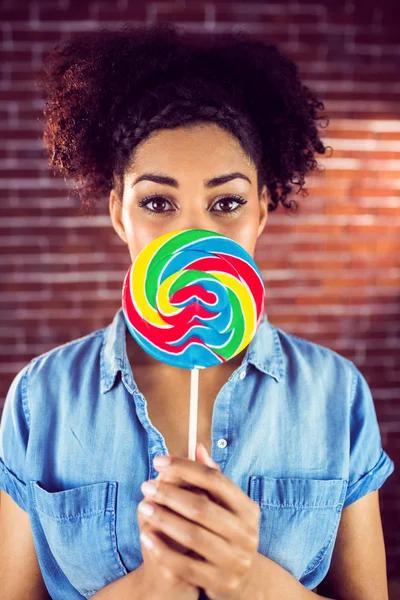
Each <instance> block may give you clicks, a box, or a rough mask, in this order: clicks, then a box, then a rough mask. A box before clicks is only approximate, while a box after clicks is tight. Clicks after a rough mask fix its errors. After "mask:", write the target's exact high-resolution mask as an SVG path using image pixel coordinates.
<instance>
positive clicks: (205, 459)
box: [196, 442, 220, 471]
mask: <svg viewBox="0 0 400 600" xmlns="http://www.w3.org/2000/svg"><path fill="white" fill-rule="evenodd" d="M196 460H198V461H200V462H202V463H204V464H205V465H207V466H208V467H211V468H213V469H217V470H218V471H220V468H219V466H218V465H217V463H216V462H215V461H213V459H212V458H211V456H210V455H209V454H208V452H207V450H206V449H205V447H204V446H203V444H200V443H199V442H197V443H196Z"/></svg>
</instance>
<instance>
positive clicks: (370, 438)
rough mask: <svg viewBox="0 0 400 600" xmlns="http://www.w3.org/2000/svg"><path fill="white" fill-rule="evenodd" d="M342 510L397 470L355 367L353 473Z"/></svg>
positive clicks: (369, 394) (351, 433) (351, 462)
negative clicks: (382, 439) (386, 448)
mask: <svg viewBox="0 0 400 600" xmlns="http://www.w3.org/2000/svg"><path fill="white" fill-rule="evenodd" d="M349 471H350V472H349V483H348V486H347V493H346V498H345V501H344V504H343V507H345V506H348V505H349V504H352V503H353V502H355V501H356V500H358V499H359V498H361V497H362V496H365V495H366V494H368V493H369V492H372V491H375V490H377V489H379V488H380V487H381V486H382V485H383V484H384V482H385V481H386V479H387V478H388V477H389V475H391V474H392V473H393V471H394V463H393V461H392V460H391V458H389V456H388V455H387V454H386V452H385V451H384V450H383V448H382V441H381V435H380V430H379V424H378V420H377V417H376V411H375V406H374V401H373V399H372V394H371V390H370V388H369V386H368V384H367V382H366V380H365V378H364V376H363V375H362V374H361V373H360V371H359V370H358V369H357V368H356V367H355V365H353V385H352V402H351V406H350V470H349Z"/></svg>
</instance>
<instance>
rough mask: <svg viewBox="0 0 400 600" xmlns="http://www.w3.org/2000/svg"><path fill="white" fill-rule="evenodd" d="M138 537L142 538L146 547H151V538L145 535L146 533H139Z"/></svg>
mask: <svg viewBox="0 0 400 600" xmlns="http://www.w3.org/2000/svg"><path fill="white" fill-rule="evenodd" d="M140 539H141V540H142V542H143V544H144V545H145V546H146V548H152V547H153V546H154V544H153V540H152V539H151V538H150V537H149V536H148V535H147V533H141V534H140Z"/></svg>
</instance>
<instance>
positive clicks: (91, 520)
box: [30, 481, 127, 598]
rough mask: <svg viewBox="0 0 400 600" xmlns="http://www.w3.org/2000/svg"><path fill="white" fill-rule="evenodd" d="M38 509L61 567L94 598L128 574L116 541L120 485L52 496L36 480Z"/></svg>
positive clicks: (82, 591) (103, 484) (107, 484)
mask: <svg viewBox="0 0 400 600" xmlns="http://www.w3.org/2000/svg"><path fill="white" fill-rule="evenodd" d="M30 485H31V491H32V498H33V501H34V505H35V507H36V509H37V514H38V517H39V519H40V523H41V525H42V528H43V531H44V534H45V536H46V538H47V542H48V544H49V546H50V550H51V552H52V554H53V555H54V558H55V559H56V561H57V563H58V564H59V565H60V568H61V569H62V571H63V572H64V574H65V575H66V577H67V578H68V579H69V581H70V582H71V584H72V585H73V586H74V588H75V589H77V590H78V592H79V593H80V594H82V595H83V596H84V597H85V598H89V597H90V596H91V595H93V594H94V593H95V592H97V591H98V590H99V589H101V588H102V587H104V586H105V585H107V584H109V583H111V582H112V581H114V580H115V579H119V578H120V577H123V576H124V575H126V574H127V570H126V568H125V566H124V565H123V563H122V561H121V558H120V555H119V552H118V549H117V539H116V499H117V487H118V484H117V482H114V481H111V482H101V483H92V484H90V485H85V486H81V487H76V488H73V489H68V490H63V491H61V492H48V491H47V490H45V489H44V488H42V487H41V486H40V485H39V483H38V482H36V481H31V482H30Z"/></svg>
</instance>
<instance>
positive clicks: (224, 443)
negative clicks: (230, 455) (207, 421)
mask: <svg viewBox="0 0 400 600" xmlns="http://www.w3.org/2000/svg"><path fill="white" fill-rule="evenodd" d="M217 445H218V448H226V447H227V445H228V442H227V441H226V440H224V439H222V440H218V442H217Z"/></svg>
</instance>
